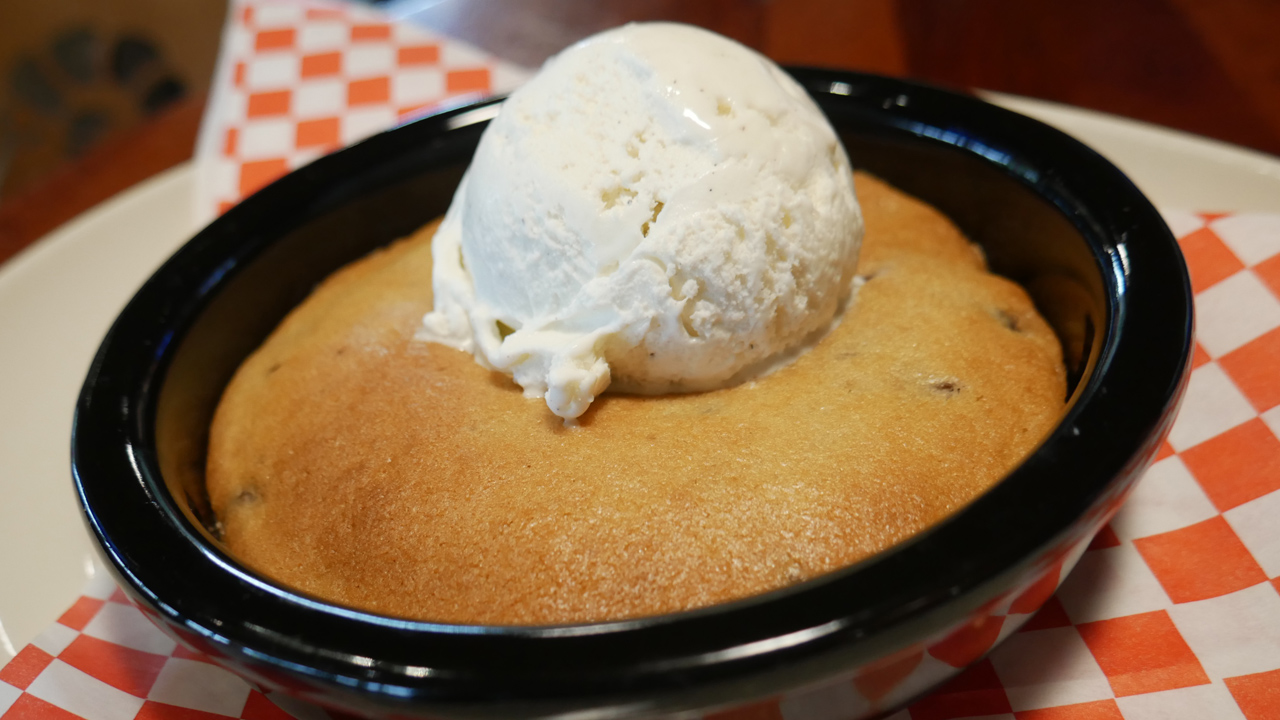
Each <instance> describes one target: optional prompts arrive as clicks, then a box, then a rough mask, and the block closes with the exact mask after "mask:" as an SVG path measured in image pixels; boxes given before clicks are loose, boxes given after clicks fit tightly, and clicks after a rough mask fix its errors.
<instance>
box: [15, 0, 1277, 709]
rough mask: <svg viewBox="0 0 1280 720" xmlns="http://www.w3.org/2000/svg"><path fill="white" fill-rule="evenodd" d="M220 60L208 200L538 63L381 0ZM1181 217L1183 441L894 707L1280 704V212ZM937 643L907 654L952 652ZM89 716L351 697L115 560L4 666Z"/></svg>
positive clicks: (503, 84)
mask: <svg viewBox="0 0 1280 720" xmlns="http://www.w3.org/2000/svg"><path fill="white" fill-rule="evenodd" d="M220 68H221V69H220V73H221V74H220V75H219V79H220V82H219V84H218V86H217V87H216V89H215V93H214V99H213V102H211V104H210V109H209V111H208V115H207V117H206V118H205V126H204V128H203V130H202V139H201V143H200V147H199V154H198V163H199V166H198V173H199V178H200V189H199V197H198V198H197V202H198V206H199V208H200V211H201V213H202V216H203V217H206V218H207V217H212V216H213V215H214V214H215V213H216V212H218V211H219V209H220V208H221V207H222V206H225V204H226V203H229V202H234V201H235V200H237V199H239V198H240V197H243V196H244V195H246V194H248V193H250V192H252V191H253V190H254V189H256V188H257V187H259V186H260V185H261V184H263V183H265V182H266V181H268V180H270V179H272V178H273V177H275V176H276V175H278V174H280V173H282V172H285V171H287V170H288V169H291V168H294V167H297V166H298V165H300V164H302V163H305V162H307V161H309V160H311V159H314V158H315V157H318V156H319V155H321V154H323V153H324V152H326V151H328V150H331V149H333V148H336V147H340V146H342V145H343V144H346V143H350V142H353V141H355V140H358V139H360V138H361V137H364V136H366V135H368V134H370V133H372V132H376V131H377V130H380V129H383V128H385V127H389V126H391V125H393V124H395V123H396V122H397V121H398V120H400V119H402V118H403V117H405V116H406V115H409V114H412V113H414V112H417V111H419V110H421V109H422V108H423V107H432V106H439V105H440V104H442V103H447V102H448V101H449V98H450V97H456V98H460V99H471V98H473V97H475V96H476V95H478V94H484V93H487V92H490V91H492V92H502V91H506V90H509V89H511V88H512V87H514V86H515V85H516V84H518V83H519V82H520V81H521V80H522V79H523V78H524V77H526V73H525V71H523V70H522V69H520V68H516V67H514V66H510V65H506V64H504V63H501V62H499V61H497V60H495V59H494V58H492V57H488V56H486V55H484V54H483V53H480V52H479V51H476V50H475V49H473V48H470V47H468V46H466V45H464V44H461V43H458V42H456V41H454V40H451V39H449V38H445V37H440V36H437V35H431V34H430V33H428V32H426V31H424V30H421V29H418V28H413V27H404V26H400V25H395V24H390V23H388V22H387V21H386V19H385V18H383V17H382V16H380V15H378V14H377V13H375V12H374V11H371V10H368V9H365V8H361V7H358V6H347V5H334V4H321V3H317V2H310V1H307V2H268V1H265V0H250V1H248V2H244V1H241V2H239V3H237V4H236V5H235V6H234V7H233V9H232V12H231V19H230V22H229V23H228V28H227V31H226V35H225V38H224V50H223V57H222V60H221V62H220ZM1166 219H1167V220H1168V222H1169V225H1170V227H1171V228H1173V230H1174V233H1175V235H1177V236H1178V238H1179V242H1180V244H1181V246H1182V249H1183V252H1184V254H1185V255H1186V258H1187V263H1188V265H1189V266H1190V269H1191V277H1192V286H1193V289H1194V291H1195V294H1196V315H1197V317H1196V322H1197V328H1198V329H1197V333H1198V342H1197V345H1196V353H1195V361H1194V370H1193V372H1192V376H1191V381H1190V385H1189V387H1188V390H1187V395H1186V399H1185V401H1184V404H1183V407H1182V411H1181V414H1180V415H1179V417H1178V420H1177V422H1176V423H1175V425H1174V427H1173V431H1172V433H1171V434H1170V436H1169V440H1168V442H1167V443H1166V444H1165V446H1164V448H1163V449H1162V451H1161V453H1160V455H1159V456H1158V458H1157V461H1156V463H1155V464H1154V465H1153V466H1152V468H1151V469H1150V470H1149V471H1148V472H1147V474H1146V476H1145V477H1144V478H1143V480H1142V481H1141V482H1140V483H1139V484H1138V486H1137V488H1136V489H1135V490H1134V492H1133V494H1132V496H1131V497H1130V498H1129V500H1128V502H1127V503H1126V504H1125V506H1124V507H1123V508H1122V509H1121V510H1120V512H1119V513H1118V514H1117V515H1116V517H1115V518H1114V519H1113V520H1112V522H1111V523H1110V525H1108V526H1107V527H1106V528H1105V529H1104V530H1103V531H1102V533H1101V534H1100V535H1099V536H1098V537H1097V538H1096V539H1095V540H1094V542H1093V543H1092V544H1091V545H1090V546H1089V548H1088V549H1087V550H1086V551H1085V552H1084V554H1083V556H1082V557H1081V558H1080V561H1079V563H1078V564H1077V565H1076V568H1075V570H1074V572H1072V573H1071V575H1069V576H1068V577H1067V578H1066V580H1065V582H1063V584H1062V585H1061V587H1060V588H1059V589H1058V591H1057V593H1056V594H1055V595H1054V596H1053V597H1051V598H1050V599H1049V600H1048V602H1047V603H1046V604H1045V605H1044V607H1043V609H1041V610H1040V612H1039V613H1038V614H1036V615H1035V616H1034V617H1033V618H1032V619H1031V620H1030V621H1028V622H1027V623H1026V624H1025V625H1023V626H1022V627H1021V628H1020V629H1018V630H1017V632H1014V633H1012V634H1010V635H1009V636H1008V637H1007V638H1006V639H1005V640H1004V642H1003V643H1002V644H1001V645H1000V646H999V647H997V648H996V650H995V651H994V652H992V653H991V654H990V655H989V656H988V657H987V658H986V659H984V660H982V661H980V662H979V663H978V664H977V665H975V666H973V667H971V668H970V669H969V670H967V671H966V672H964V673H963V674H961V675H959V676H958V677H956V678H955V679H953V680H951V681H950V682H948V683H947V684H946V685H944V686H943V687H942V688H940V689H939V690H937V691H935V692H934V693H932V694H931V695H929V696H928V697H926V698H924V699H922V700H919V701H917V702H916V703H914V704H913V705H911V706H910V707H909V708H907V709H905V710H901V711H899V712H898V713H896V714H894V715H892V716H891V717H890V719H889V720H946V719H947V718H977V717H981V718H990V719H995V718H999V719H1001V720H1010V719H1014V718H1016V719H1017V720H1103V719H1119V718H1123V719H1125V720H1156V719H1160V720H1184V719H1185V720H1201V719H1203V718H1223V719H1236V720H1241V719H1245V720H1263V719H1264V718H1265V719H1267V720H1274V719H1275V718H1280V439H1277V438H1278V437H1280V215H1268V214H1245V213H1241V214H1227V215H1222V214H1203V213H1201V214H1197V213H1188V212H1169V213H1166ZM1015 604H1016V601H1015ZM1004 634H1005V633H1000V635H1004ZM992 639H994V638H992ZM939 647H941V646H939ZM935 650H936V648H931V649H930V650H929V652H928V653H926V656H924V657H919V658H914V657H913V658H911V659H910V660H912V662H911V663H910V664H911V666H912V667H911V668H906V670H907V671H911V670H912V668H914V669H917V670H918V669H919V666H920V665H921V664H927V663H931V662H936V661H937V660H936V659H935V658H934V657H933V656H934V655H936V654H937V653H936V652H935ZM945 659H946V658H941V659H940V661H943V662H945ZM898 664H901V663H898ZM863 690H864V689H863V688H858V689H857V690H856V691H855V689H854V688H852V687H851V688H848V692H847V693H845V694H847V695H848V697H849V699H850V700H851V701H852V700H856V699H857V698H860V697H861V696H862V695H860V694H859V693H862V694H863V695H865V692H863ZM822 694H823V695H824V696H827V695H829V696H830V697H827V698H825V700H823V699H821V698H818V699H817V700H821V701H820V702H791V701H788V700H786V699H783V700H782V701H780V702H774V703H766V704H763V705H756V706H753V707H752V708H750V710H749V713H750V717H752V718H786V719H787V720H797V719H799V718H805V719H806V720H810V719H813V720H823V719H826V718H830V719H832V720H834V718H838V717H841V714H840V711H839V708H840V707H841V703H840V702H839V700H840V697H842V696H843V695H842V693H841V692H840V688H839V687H834V688H826V689H824V690H823V693H822ZM811 699H813V698H811ZM859 702H861V701H859ZM854 704H855V705H856V704H858V703H854ZM849 709H850V708H849V707H846V708H845V711H846V712H848V710H849ZM738 714H739V713H735V712H733V711H730V712H729V713H724V714H720V713H718V714H716V715H715V716H714V717H715V718H717V720H720V719H722V718H724V719H726V720H727V718H731V717H733V716H735V715H738ZM75 717H81V718H86V719H87V720H225V719H226V718H241V719H243V720H290V718H297V719H298V720H328V718H330V717H331V714H330V713H327V712H326V711H324V710H321V709H319V708H316V707H313V706H309V705H306V704H303V703H301V702H299V701H297V700H292V699H290V698H288V697H284V696H281V695H278V694H273V695H271V696H269V697H268V696H266V695H263V694H262V693H259V692H258V691H257V690H254V689H252V688H250V686H249V685H247V684H246V683H245V682H244V681H242V680H240V679H238V678H237V677H236V676H235V675H233V674H232V673H230V672H228V671H227V670H225V669H223V668H221V667H219V666H217V665H214V664H212V663H211V662H208V661H205V660H203V659H202V658H201V656H199V655H198V654H196V653H193V652H191V651H190V650H188V649H186V648H183V647H182V646H181V645H179V644H177V643H175V642H174V641H173V640H172V639H170V638H169V637H168V636H167V635H165V634H163V633H162V632H160V631H159V630H158V629H157V628H155V627H154V626H153V625H152V624H151V623H150V621H149V620H147V619H146V617H145V616H144V615H143V614H142V613H141V612H140V611H138V610H137V609H136V608H134V607H133V606H132V605H130V604H129V603H128V602H127V601H126V600H125V598H124V596H123V594H122V593H121V592H120V591H119V590H118V589H116V588H115V587H114V586H113V585H111V582H110V580H107V579H105V578H99V579H97V580H95V581H93V582H92V583H91V584H90V586H89V588H88V589H86V591H85V594H84V596H82V597H81V598H80V599H79V600H78V601H77V602H76V603H75V604H74V605H73V606H72V607H71V608H70V609H69V610H68V611H67V612H66V613H65V614H64V615H63V616H62V617H61V618H60V619H59V621H58V622H57V623H56V624H54V625H53V626H52V627H50V628H48V629H47V630H46V631H45V632H44V633H42V634H41V635H40V636H39V637H38V638H37V639H36V640H35V641H33V642H32V643H31V644H30V645H28V646H26V647H25V648H23V649H22V650H21V652H19V653H18V655H17V657H15V658H14V659H13V660H12V661H10V662H9V664H8V665H6V666H4V667H3V668H0V720H19V719H21V720H26V719H28V718H38V719H40V720H54V719H56V720H64V719H66V720H69V719H70V718H75ZM742 720H746V716H745V715H744V716H743V717H742Z"/></svg>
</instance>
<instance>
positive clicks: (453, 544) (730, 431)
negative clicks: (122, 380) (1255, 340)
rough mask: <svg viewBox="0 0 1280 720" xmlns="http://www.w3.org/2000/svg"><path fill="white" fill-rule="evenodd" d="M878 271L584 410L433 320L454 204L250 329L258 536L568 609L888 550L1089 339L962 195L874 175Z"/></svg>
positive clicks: (463, 618) (245, 411) (251, 454)
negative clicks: (1034, 295)
mask: <svg viewBox="0 0 1280 720" xmlns="http://www.w3.org/2000/svg"><path fill="white" fill-rule="evenodd" d="M856 181H857V189H858V196H859V200H860V202H861V203H862V207H863V213H864V217H865V221H866V227H867V231H866V237H865V239H864V242H863V249H862V254H861V256H860V260H859V269H858V272H859V275H860V276H862V277H864V278H866V282H865V283H864V284H863V285H862V286H861V288H860V289H859V290H858V294H857V296H856V301H855V302H854V303H853V304H852V305H851V306H850V308H849V310H848V311H847V313H846V315H845V317H844V319H843V321H842V322H841V323H840V325H839V326H838V327H837V328H836V329H835V330H833V331H832V332H831V333H830V334H829V335H828V336H827V337H826V338H825V339H824V340H823V341H822V342H821V343H819V344H818V345H817V346H815V347H814V348H813V349H812V350H810V351H809V352H807V353H805V354H804V355H802V356H801V357H800V358H798V359H797V360H796V361H795V362H793V363H792V364H791V365H789V366H787V367H785V368H782V369H780V370H778V371H776V372H774V373H773V374H771V375H768V376H766V377H764V378H760V379H758V380H756V381H755V382H752V383H748V384H744V385H739V386H736V387H732V388H727V389H723V390H718V391H714V392H708V393H700V394H691V395H676V396H662V397H636V396H625V395H613V394H609V393H606V394H605V395H603V396H602V397H601V398H599V399H597V401H596V402H595V403H594V404H593V405H592V408H591V409H590V410H589V411H588V412H587V414H586V415H584V416H583V417H582V418H580V427H577V428H565V427H564V426H563V424H562V422H561V420H560V418H557V417H556V416H554V415H552V414H551V413H550V412H549V411H548V410H547V408H546V404H545V403H544V402H543V401H542V400H540V399H536V400H530V399H526V398H524V397H523V396H522V394H521V391H520V388H519V387H518V386H516V385H515V384H513V383H512V382H511V381H510V379H509V378H507V377H506V376H503V375H501V374H497V373H491V372H489V371H486V370H484V369H483V368H481V367H480V366H479V365H477V364H476V362H475V361H474V360H473V359H472V358H471V356H470V355H467V354H464V353H462V352H459V351H457V350H453V349H451V348H448V347H445V346H442V345H436V344H431V343H425V342H421V341H415V340H414V339H413V335H414V332H415V331H416V330H417V327H418V325H419V323H420V322H421V319H422V316H423V314H424V313H425V312H426V311H427V310H428V309H429V308H430V306H431V282H430V278H431V252H430V237H431V234H432V232H433V231H434V225H431V226H428V227H426V228H424V229H423V230H421V231H420V232H418V233H417V234H416V235H414V236H413V237H411V238H408V239H406V240H403V241H400V242H399V243H396V244H394V245H392V246H390V247H389V248H386V249H384V250H381V251H378V252H376V253H374V254H372V255H370V256H368V257H366V258H364V259H362V260H359V261H357V262H355V263H353V264H351V265H349V266H347V267H346V268H344V269H342V270H340V271H339V272H337V273H335V274H334V275H333V276H332V277H330V278H329V279H328V280H327V281H325V283H324V284H322V285H321V286H320V287H319V288H318V289H317V290H316V291H315V292H314V293H313V294H312V296H311V297H309V298H308V299H307V300H306V301H305V302H304V303H303V304H302V305H300V306H299V307H298V308H296V309H295V310H294V311H293V312H292V313H291V314H290V315H289V316H288V317H287V318H286V319H285V320H284V322H283V323H281V325H280V327H279V328H277V329H276V331H275V332H274V333H273V334H272V336H271V337H270V338H269V339H268V340H267V341H266V342H265V343H264V344H263V346H262V347H261V348H260V349H259V350H258V351H256V352H255V353H254V354H253V355H252V356H250V357H249V358H248V359H247V360H246V361H245V362H244V364H243V365H242V366H241V368H240V370H239V371H238V372H237V374H236V376H235V378H234V379H233V381H232V382H231V384H230V385H229V386H228V388H227V390H226V392H225V395H224V397H223V399H222V402H221V404H220V406H219V409H218V412H217V415H216V417H215V419H214V423H213V427H212V430H211V437H210V451H209V458H208V467H207V483H208V490H209V496H210V500H211V503H212V506H213V509H214V512H215V513H216V514H217V517H218V519H219V521H220V524H221V526H222V529H223V540H224V542H225V543H226V545H227V546H228V548H229V549H230V551H231V552H232V553H233V554H234V555H235V556H236V557H237V558H239V559H240V560H241V561H242V562H244V563H245V564H246V565H248V566H249V567H252V568H254V569H255V570H257V571H259V572H261V573H262V574H264V575H266V576H268V577H271V578H273V579H275V580H276V581H279V582H281V583H283V584H285V585H288V586H291V587H293V588H296V589H299V590H302V591H304V592H307V593H310V594H313V595H316V596H319V597H322V598H325V599H328V600H331V601H334V602H337V603H340V604H344V605H349V606H353V607H358V608H362V609H366V610H371V611H375V612H379V613H384V614H389V615H398V616H406V617H413V618H419V619H428V620H437V621H445V622H460V623H483V624H546V623H567V622H582V621H591V620H601V619H616V618H623V617H635V616H641V615H650V614H656V613H663V612H670V611H674V610H680V609H686V608H693V607H701V606H705V605H709V604H713V603H717V602H723V601H726V600H731V599H736V598H740V597H744V596H748V595H752V594H756V593H759V592H763V591H767V590H771V589H774V588H778V587H781V586H784V585H787V584H790V583H793V582H796V581H798V580H802V579H805V578H809V577H813V576H815V575H819V574H822V573H824V572H829V571H831V570H834V569H837V568H839V567H842V566H845V565H848V564H850V563H853V562H856V561H858V560H861V559H863V558H865V557H867V556H869V555H871V554H873V553H876V552H878V551H880V550H883V549H885V548H887V547H889V546H891V545H893V544H895V543H897V542H899V541H901V540H903V539H905V538H907V537H910V536H911V535H913V534H915V533H917V532H919V531H921V530H923V529H925V528H927V527H928V526H929V525H931V524H933V523H935V522H937V521H938V520H940V519H942V518H944V517H946V516H947V515H949V514H950V513H952V512H954V511H956V510H957V509H959V508H960V507H962V506H963V505H964V504H966V503H967V502H969V501H970V500H972V499H973V498H974V497H976V496H977V495H979V494H980V493H982V492H983V491H984V490H985V489H987V488H988V487H990V486H991V485H992V484H993V483H995V482H996V481H998V480H999V479H1000V478H1001V477H1002V476H1003V475H1005V474H1006V473H1007V472H1008V471H1009V470H1011V469H1012V468H1014V467H1015V466H1016V465H1017V464H1018V462H1019V461H1020V460H1021V459H1022V458H1023V457H1024V456H1025V455H1026V454H1028V453H1029V452H1031V451H1032V450H1033V449H1034V448H1035V446H1036V445H1037V444H1038V443H1039V441H1040V440H1041V439H1042V438H1043V437H1044V436H1045V435H1046V434H1047V433H1048V432H1049V431H1050V430H1051V429H1052V428H1053V427H1054V425H1055V424H1056V423H1057V421H1058V419H1059V417H1060V415H1061V412H1062V409H1063V406H1064V394H1065V379H1064V378H1065V374H1064V370H1063V366H1062V351H1061V349H1060V347H1059V345H1058V342H1057V340H1056V338H1055V337H1054V335H1053V333H1052V331H1051V330H1050V328H1049V327H1048V326H1047V325H1046V324H1045V322H1044V321H1043V320H1042V319H1041V318H1040V317H1039V315H1037V314H1036V312H1035V309H1034V307H1033V306H1032V304H1031V302H1030V300H1029V299H1028V298H1027V296H1026V293H1025V292H1023V290H1022V289H1021V288H1019V287H1018V286H1017V285H1015V284H1014V283H1012V282H1010V281H1008V280H1005V279H1003V278H1000V277H997V276H995V275H992V274H990V273H988V272H987V271H986V269H985V267H984V263H983V260H982V255H981V253H980V252H979V251H978V250H977V249H976V247H975V246H972V245H971V244H970V243H969V242H968V241H967V240H966V239H965V238H964V237H963V236H962V235H961V234H960V233H959V232H958V231H957V230H956V229H955V228H954V227H953V226H952V225H951V224H950V222H949V221H947V220H946V219H945V218H944V217H942V216H941V215H940V214H938V213H937V212H936V211H934V210H933V209H932V208H930V207H928V206H927V205H925V204H923V203H921V202H919V201H917V200H914V199H912V198H910V197H907V196H905V195H903V194H901V193H899V192H897V191H896V190H893V189H892V188H890V187H888V186H887V185H885V184H884V183H882V182H880V181H878V180H876V179H874V178H871V177H867V176H861V175H859V176H857V178H856Z"/></svg>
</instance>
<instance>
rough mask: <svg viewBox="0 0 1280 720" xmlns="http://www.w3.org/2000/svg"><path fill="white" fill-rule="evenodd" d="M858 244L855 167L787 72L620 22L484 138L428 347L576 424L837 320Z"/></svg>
mask: <svg viewBox="0 0 1280 720" xmlns="http://www.w3.org/2000/svg"><path fill="white" fill-rule="evenodd" d="M861 238H862V217H861V212H860V210H859V208H858V203H857V200H856V198H855V197H854V191H853V181H852V177H851V174H850V166H849V160H848V158H847V157H846V155H845V152H844V149H843V148H842V147H841V145H840V142H839V139H838V137H837V136H836V134H835V132H834V131H833V130H832V128H831V126H830V124H829V123H828V122H827V120H826V118H825V117H824V116H823V115H822V112H821V111H820V110H819V109H818V107H817V106H816V105H815V104H814V103H813V101H812V100H811V99H810V98H809V96H808V95H807V94H806V93H805V92H804V90H803V89H802V88H801V87H800V86H799V85H798V84H797V83H796V82H795V81H794V80H792V79H791V78H790V77H789V76H788V75H786V74H785V73H784V72H783V71H782V70H780V69H779V68H778V67H777V66H776V65H775V64H773V63H772V62H771V61H769V60H768V59H766V58H765V57H763V56H761V55H760V54H758V53H756V52H754V51H753V50H750V49H748V48H746V47H744V46H742V45H740V44H738V43H736V42H734V41H732V40H729V39H727V38H724V37H721V36H719V35H716V34H714V33H711V32H708V31H706V30H702V29H699V28H695V27H691V26H687V25H678V24H671V23H646V24H631V25H626V26H623V27H620V28H615V29H613V30H609V31H606V32H603V33H600V34H599V35H595V36H593V37H590V38H588V39H586V40H583V41H582V42H580V43H578V44H577V45H574V46H572V47H570V48H568V49H566V50H564V51H563V52H561V53H560V54H559V55H557V56H555V57H554V58H552V59H551V60H549V61H548V62H547V64H546V65H545V66H544V67H543V69H542V70H541V72H540V73H538V75H536V76H535V77H534V78H533V79H532V80H530V81H529V82H528V83H527V84H526V85H524V86H523V87H521V88H520V89H519V90H517V91H516V92H515V93H513V94H512V95H511V97H510V98H508V99H507V100H506V102H505V103H503V105H502V109H501V112H500V113H499V114H498V116H497V117H496V118H495V119H494V120H493V121H492V122H491V123H490V125H489V126H488V128H486V130H485V133H484V136H483V137H482V139H481V141H480V144H479V147H478V149H477V150H476V154H475V157H474V158H473V160H472V162H471V166H470V168H469V169H468V170H467V173H466V175H465V176H464V178H463V180H462V183H461V185H460V186H459V188H458V190H457V192H456V194H455V196H454V199H453V203H452V205H451V206H450V207H449V210H448V212H447V213H446V215H445V218H444V220H443V222H442V223H441V226H440V229H439V231H438V232H437V234H436V238H435V241H434V248H433V255H434V263H435V265H434V270H433V278H432V283H433V290H434V298H435V299H434V308H435V309H434V310H433V311H432V312H431V313H429V314H428V315H427V316H426V317H425V318H424V321H423V326H422V331H421V333H420V337H422V338H425V339H427V340H431V341H435V342H441V343H444V344H447V345H450V346H452V347H456V348H458V349H460V350H464V351H468V352H472V353H474V354H475V356H476V359H477V360H478V361H479V362H480V363H481V364H483V365H485V366H487V367H490V368H493V369H497V370H500V371H503V372H507V373H510V374H511V376H512V377H513V379H514V380H515V382H516V383H518V384H519V385H520V386H521V387H522V388H524V390H525V394H526V395H528V396H537V397H544V398H545V399H546V402H547V406H548V407H549V408H550V409H551V411H552V412H553V413H555V414H556V415H559V416H561V417H563V418H566V419H572V418H576V417H578V416H579V415H581V414H582V413H583V412H585V411H586V409H587V407H588V406H589V405H590V404H591V402H592V401H593V400H594V399H595V397H596V396H597V395H599V394H600V393H601V392H603V391H604V390H605V388H612V389H614V390H620V391H625V392H633V393H646V394H656V393H670V392H689V391H702V390H709V389H713V388H718V387H722V386H725V385H729V384H733V383H735V382H739V381H742V380H744V379H747V378H749V377H753V376H755V375H757V374H760V373H763V372H766V371H768V370H770V369H771V368H773V367H776V366H778V365H779V364H782V363H785V362H786V361H787V360H788V359H789V358H790V357H793V356H794V355H796V354H797V353H798V352H800V351H802V350H803V349H804V348H805V347H807V346H808V345H809V344H811V343H812V342H814V341H815V340H816V339H817V338H819V337H821V336H822V335H823V334H824V332H825V331H826V330H827V329H829V328H830V326H831V324H832V323H833V322H834V321H836V320H837V319H838V316H839V313H840V312H841V309H842V307H843V305H844V304H845V303H846V301H847V300H848V298H849V296H850V292H851V285H852V282H853V277H854V267H855V264H856V262H857V255H858V248H859V245H860V243H861Z"/></svg>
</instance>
